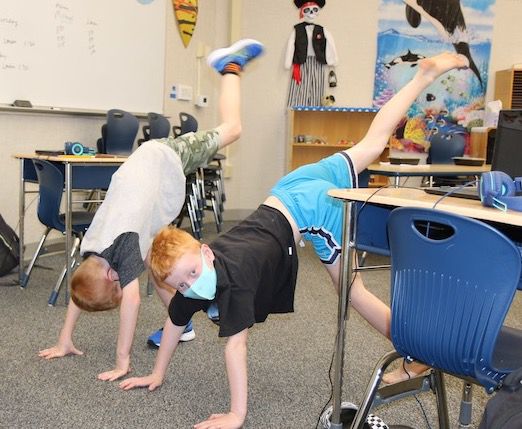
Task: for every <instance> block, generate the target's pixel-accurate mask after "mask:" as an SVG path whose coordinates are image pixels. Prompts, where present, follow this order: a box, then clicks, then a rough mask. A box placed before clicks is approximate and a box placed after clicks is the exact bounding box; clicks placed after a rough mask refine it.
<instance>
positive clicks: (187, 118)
mask: <svg viewBox="0 0 522 429" xmlns="http://www.w3.org/2000/svg"><path fill="white" fill-rule="evenodd" d="M197 130H198V121H197V119H196V118H195V117H194V116H192V115H190V114H188V113H185V112H181V113H180V114H179V126H176V125H175V126H173V127H172V132H173V133H174V137H179V136H181V135H183V134H187V133H195V132H196V131H197Z"/></svg>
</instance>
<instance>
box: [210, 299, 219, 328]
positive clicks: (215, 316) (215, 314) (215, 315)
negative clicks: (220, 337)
mask: <svg viewBox="0 0 522 429" xmlns="http://www.w3.org/2000/svg"><path fill="white" fill-rule="evenodd" d="M207 316H208V318H209V319H210V320H212V321H213V322H214V323H215V324H216V325H219V309H218V305H217V302H213V303H212V304H210V307H208V310H207Z"/></svg>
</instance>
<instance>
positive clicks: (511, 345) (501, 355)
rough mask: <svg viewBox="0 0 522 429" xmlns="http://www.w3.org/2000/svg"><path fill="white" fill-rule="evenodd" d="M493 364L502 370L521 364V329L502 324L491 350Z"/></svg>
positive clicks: (515, 367) (517, 366)
mask: <svg viewBox="0 0 522 429" xmlns="http://www.w3.org/2000/svg"><path fill="white" fill-rule="evenodd" d="M492 363H493V366H494V367H495V368H497V369H499V370H502V371H503V372H504V371H506V370H508V371H513V370H514V369H517V368H520V366H521V365H522V330H521V329H515V328H511V327H509V326H503V327H502V329H501V330H500V333H499V335H498V339H497V343H496V344H495V350H494V351H493V360H492Z"/></svg>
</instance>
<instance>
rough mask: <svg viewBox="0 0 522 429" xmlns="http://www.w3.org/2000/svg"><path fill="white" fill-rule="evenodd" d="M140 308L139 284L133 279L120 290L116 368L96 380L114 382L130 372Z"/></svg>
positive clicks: (100, 375)
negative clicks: (131, 354) (133, 341)
mask: <svg viewBox="0 0 522 429" xmlns="http://www.w3.org/2000/svg"><path fill="white" fill-rule="evenodd" d="M139 308H140V284H139V281H138V279H137V278H136V279H134V280H133V281H131V282H130V283H129V284H128V285H126V286H125V287H124V288H123V289H122V297H121V304H120V330H119V333H118V343H117V346H116V368H114V369H113V370H111V371H107V372H103V373H101V374H99V375H98V380H103V381H114V380H117V379H118V378H120V377H123V376H124V375H125V374H127V373H128V372H129V370H130V352H131V348H132V340H133V339H134V331H135V330H136V322H137V320H138V311H139Z"/></svg>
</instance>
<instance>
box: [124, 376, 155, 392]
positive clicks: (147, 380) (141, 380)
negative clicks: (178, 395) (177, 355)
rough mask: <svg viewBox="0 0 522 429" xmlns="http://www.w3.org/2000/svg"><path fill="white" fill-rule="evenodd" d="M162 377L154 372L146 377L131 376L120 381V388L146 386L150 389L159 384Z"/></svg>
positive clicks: (128, 388) (127, 388)
mask: <svg viewBox="0 0 522 429" xmlns="http://www.w3.org/2000/svg"><path fill="white" fill-rule="evenodd" d="M161 383H163V379H162V378H161V377H158V376H155V375H154V374H150V375H147V376H146V377H132V378H127V380H123V381H122V382H121V383H120V388H121V389H123V390H130V389H134V388H135V387H148V388H149V390H150V391H152V390H154V389H156V388H157V387H159V386H161Z"/></svg>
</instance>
